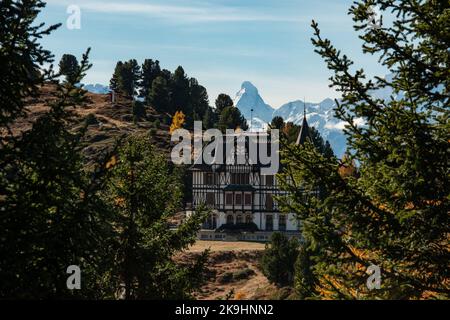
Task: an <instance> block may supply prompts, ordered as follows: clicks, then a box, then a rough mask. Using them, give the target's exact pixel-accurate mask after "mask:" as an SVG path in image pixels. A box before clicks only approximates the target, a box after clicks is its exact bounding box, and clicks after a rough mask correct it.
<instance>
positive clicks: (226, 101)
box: [216, 93, 234, 117]
mask: <svg viewBox="0 0 450 320" xmlns="http://www.w3.org/2000/svg"><path fill="white" fill-rule="evenodd" d="M232 106H234V102H233V99H231V98H230V96H229V95H227V94H224V93H221V94H219V96H218V97H217V99H216V113H217V115H218V116H219V117H220V115H221V114H222V111H223V110H224V109H225V108H227V107H232Z"/></svg>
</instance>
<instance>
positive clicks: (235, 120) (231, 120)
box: [217, 106, 248, 132]
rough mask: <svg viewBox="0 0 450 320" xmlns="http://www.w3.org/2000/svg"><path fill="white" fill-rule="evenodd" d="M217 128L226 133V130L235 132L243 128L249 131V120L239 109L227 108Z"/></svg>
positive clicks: (221, 115) (223, 111)
mask: <svg viewBox="0 0 450 320" xmlns="http://www.w3.org/2000/svg"><path fill="white" fill-rule="evenodd" d="M217 126H218V128H219V129H220V130H222V131H223V132H225V130H226V129H233V130H235V129H237V128H241V129H242V130H244V131H245V130H247V129H248V124H247V120H245V118H244V116H243V115H242V114H241V112H240V111H239V109H238V108H236V107H233V106H231V107H226V108H225V109H223V110H222V113H221V114H220V117H219V122H218V125H217Z"/></svg>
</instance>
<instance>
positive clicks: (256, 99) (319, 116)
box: [234, 81, 347, 157]
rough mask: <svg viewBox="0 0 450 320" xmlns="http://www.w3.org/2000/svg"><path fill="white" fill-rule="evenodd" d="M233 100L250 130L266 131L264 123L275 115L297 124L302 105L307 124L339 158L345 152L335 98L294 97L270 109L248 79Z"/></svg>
mask: <svg viewBox="0 0 450 320" xmlns="http://www.w3.org/2000/svg"><path fill="white" fill-rule="evenodd" d="M234 102H235V106H236V107H238V108H239V110H240V111H241V112H242V114H243V115H244V117H245V118H246V119H247V121H248V123H249V125H250V127H251V130H253V131H259V130H266V129H267V124H268V123H270V122H271V121H272V119H273V118H274V117H276V116H280V117H282V118H283V119H284V121H285V122H293V123H295V124H301V123H302V121H303V108H304V106H306V119H307V120H308V123H309V125H310V126H312V127H315V128H316V129H317V130H319V132H320V133H321V135H322V136H323V138H324V139H326V140H328V141H329V142H330V144H331V146H332V147H333V150H334V152H335V153H336V155H337V156H339V157H341V156H342V155H343V154H344V153H345V150H346V148H347V145H346V137H345V136H344V134H343V131H342V130H343V129H344V125H345V124H344V123H343V122H341V121H339V120H337V119H335V118H334V111H333V108H334V106H335V101H334V100H332V99H325V100H323V101H321V102H319V103H312V102H304V101H302V100H296V101H292V102H289V103H286V104H284V105H282V106H281V107H279V108H278V109H274V108H272V107H271V106H270V105H268V104H267V103H265V102H264V99H263V98H262V97H261V96H260V94H259V91H258V89H257V88H256V87H255V86H254V85H253V84H252V83H251V82H249V81H245V82H244V83H242V86H241V89H240V90H239V91H238V93H237V94H236V97H235V100H234ZM252 110H253V112H252ZM251 119H252V120H251Z"/></svg>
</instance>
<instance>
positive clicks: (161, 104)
mask: <svg viewBox="0 0 450 320" xmlns="http://www.w3.org/2000/svg"><path fill="white" fill-rule="evenodd" d="M148 101H149V102H150V105H151V106H152V107H153V108H155V110H156V111H158V112H162V113H169V114H170V113H171V111H172V110H171V108H170V89H169V87H168V85H167V81H166V79H164V78H163V77H161V76H159V77H157V78H156V79H155V80H154V81H153V84H152V90H151V92H150V95H149V97H148Z"/></svg>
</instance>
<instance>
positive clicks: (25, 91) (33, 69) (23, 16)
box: [0, 0, 60, 128]
mask: <svg viewBox="0 0 450 320" xmlns="http://www.w3.org/2000/svg"><path fill="white" fill-rule="evenodd" d="M44 7H45V3H44V2H43V1H39V0H36V1H12V0H5V1H1V2H0V44H1V50H0V70H2V71H1V77H0V78H1V80H0V97H1V99H0V127H2V128H3V127H4V126H5V125H7V124H9V123H10V122H11V121H13V120H14V119H16V118H17V117H18V116H20V115H22V114H23V112H24V109H23V107H24V99H25V98H26V97H30V96H36V95H37V93H38V86H39V85H40V84H42V83H43V82H44V81H46V80H50V79H51V78H52V75H51V72H50V71H45V70H43V68H42V67H43V65H44V64H51V63H52V62H53V55H52V54H51V52H50V51H48V50H45V49H44V48H42V46H41V45H40V43H39V42H38V40H39V39H40V38H42V37H44V36H46V35H48V34H50V33H51V32H52V31H53V30H55V29H57V28H58V27H59V26H60V24H57V25H52V26H50V27H45V26H44V25H39V24H34V21H35V19H36V17H37V15H38V14H39V12H40V11H41V10H42V8H44ZM12 30H14V36H12V34H11V31H12Z"/></svg>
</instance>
